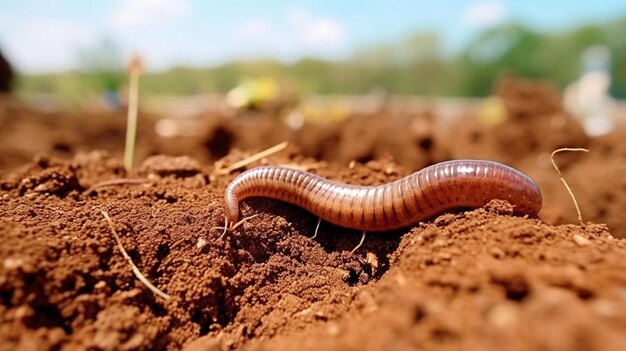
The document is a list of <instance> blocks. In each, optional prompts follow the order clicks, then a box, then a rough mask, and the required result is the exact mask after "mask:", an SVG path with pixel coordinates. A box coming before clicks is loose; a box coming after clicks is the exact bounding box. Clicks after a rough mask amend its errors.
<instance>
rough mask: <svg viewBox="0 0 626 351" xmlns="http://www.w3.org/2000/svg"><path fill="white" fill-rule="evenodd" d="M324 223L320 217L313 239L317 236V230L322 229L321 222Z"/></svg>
mask: <svg viewBox="0 0 626 351" xmlns="http://www.w3.org/2000/svg"><path fill="white" fill-rule="evenodd" d="M321 223H322V219H321V218H318V219H317V225H316V226H315V234H313V236H312V237H311V239H315V238H317V231H318V230H319V229H320V224H321Z"/></svg>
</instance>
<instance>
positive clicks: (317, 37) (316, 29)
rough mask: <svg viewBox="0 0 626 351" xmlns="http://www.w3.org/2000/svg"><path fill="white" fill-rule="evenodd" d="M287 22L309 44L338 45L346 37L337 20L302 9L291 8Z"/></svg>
mask: <svg viewBox="0 0 626 351" xmlns="http://www.w3.org/2000/svg"><path fill="white" fill-rule="evenodd" d="M289 23H290V25H291V27H292V28H293V29H295V30H296V35H297V36H298V37H299V38H300V39H302V40H304V41H305V42H307V43H309V44H311V45H330V46H338V45H341V44H343V43H344V42H345V39H346V31H345V29H344V27H343V25H342V24H341V23H339V22H338V21H337V20H335V19H333V18H329V17H315V16H313V15H312V14H311V13H309V12H308V11H305V10H303V9H295V10H292V11H291V12H290V13H289Z"/></svg>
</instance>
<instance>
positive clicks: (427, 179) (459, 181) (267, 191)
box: [225, 160, 542, 231]
mask: <svg viewBox="0 0 626 351" xmlns="http://www.w3.org/2000/svg"><path fill="white" fill-rule="evenodd" d="M256 196H262V197H270V198H274V199H278V200H282V201H286V202H289V203H292V204H295V205H297V206H300V207H302V208H304V209H306V210H307V211H309V212H312V213H313V214H315V215H316V216H318V217H320V218H321V219H323V220H325V221H328V222H331V223H333V224H336V225H339V226H343V227H347V228H353V229H359V230H366V231H387V230H393V229H399V228H403V227H408V226H410V225H413V224H416V223H418V222H419V221H423V220H425V219H427V218H430V217H433V216H435V215H437V214H440V213H442V212H445V211H447V210H450V209H454V208H477V207H481V206H483V205H485V204H486V203H487V202H489V201H490V200H492V199H501V200H506V201H508V202H509V203H511V204H512V205H513V206H514V212H516V213H520V214H536V213H538V212H539V210H540V209H541V205H542V198H541V192H540V191H539V188H538V187H537V185H536V184H535V183H534V182H533V181H532V180H531V179H530V178H529V177H528V176H526V175H525V174H523V173H521V172H519V171H517V170H515V169H513V168H511V167H508V166H506V165H503V164H500V163H497V162H492V161H481V160H455V161H447V162H441V163H438V164H435V165H432V166H429V167H426V168H424V169H422V170H419V171H417V172H415V173H413V174H411V175H409V176H406V177H404V178H402V179H399V180H396V181H394V182H391V183H387V184H383V185H379V186H356V185H348V184H340V183H336V182H333V181H330V180H328V179H325V178H322V177H320V176H317V175H315V174H312V173H308V172H304V171H301V170H297V169H292V168H285V167H257V168H253V169H251V170H248V171H246V172H244V173H242V174H241V175H239V176H238V177H237V178H235V179H234V180H233V181H232V182H231V183H230V184H229V185H228V187H227V189H226V193H225V202H226V214H227V216H228V219H229V221H230V222H231V223H234V222H237V221H238V220H239V202H240V201H242V200H243V199H245V198H248V197H256Z"/></svg>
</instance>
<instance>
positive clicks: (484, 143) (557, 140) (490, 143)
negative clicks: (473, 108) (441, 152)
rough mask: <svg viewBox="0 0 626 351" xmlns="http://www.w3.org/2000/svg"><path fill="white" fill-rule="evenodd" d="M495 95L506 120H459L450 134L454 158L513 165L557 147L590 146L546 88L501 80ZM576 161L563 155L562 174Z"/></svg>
mask: <svg viewBox="0 0 626 351" xmlns="http://www.w3.org/2000/svg"><path fill="white" fill-rule="evenodd" d="M495 95H496V96H497V97H498V98H499V101H501V102H502V104H503V105H504V108H505V114H506V119H505V120H504V121H503V122H501V123H495V124H489V123H485V122H481V121H480V120H479V119H478V118H477V116H466V117H464V118H463V119H462V120H460V121H459V123H458V124H456V125H455V126H454V127H453V128H452V129H451V132H450V139H451V140H454V141H455V142H454V143H451V144H450V148H451V152H452V156H453V157H454V158H486V159H491V160H496V161H500V162H504V163H507V164H510V165H516V166H517V165H520V164H522V163H524V162H536V158H537V157H546V156H549V154H550V153H551V152H552V151H554V150H556V149H559V148H562V147H586V146H587V145H588V144H589V137H587V135H586V134H585V131H584V129H583V128H582V126H581V125H580V123H578V122H577V121H576V120H575V119H573V118H572V117H571V116H570V115H568V114H567V113H566V112H565V111H564V108H563V106H562V104H561V98H560V95H559V93H558V92H557V91H556V90H555V89H553V88H552V87H551V86H550V85H548V84H546V83H543V82H540V81H532V80H527V79H523V78H515V77H505V78H503V79H502V80H501V82H500V84H499V86H498V87H497V88H496V93H495ZM578 158H579V155H576V154H570V155H567V156H564V157H563V158H562V160H561V166H562V167H563V169H565V168H566V167H567V165H569V164H571V163H572V162H574V161H576V160H577V159H578ZM528 159H530V160H528Z"/></svg>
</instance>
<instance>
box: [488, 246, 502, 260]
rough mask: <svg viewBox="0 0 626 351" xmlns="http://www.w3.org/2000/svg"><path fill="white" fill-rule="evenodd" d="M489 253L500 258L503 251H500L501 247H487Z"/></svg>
mask: <svg viewBox="0 0 626 351" xmlns="http://www.w3.org/2000/svg"><path fill="white" fill-rule="evenodd" d="M489 253H490V254H491V256H493V257H494V258H502V257H504V255H505V253H504V251H502V249H501V248H499V247H492V248H491V249H489Z"/></svg>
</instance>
